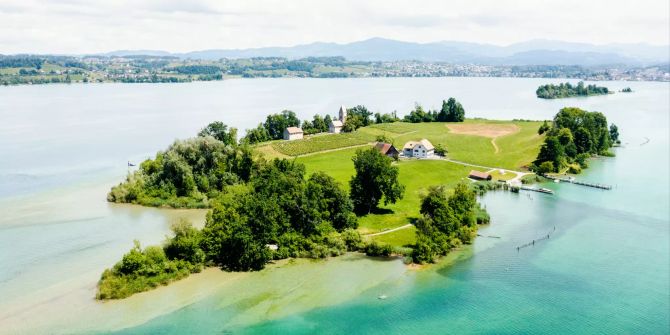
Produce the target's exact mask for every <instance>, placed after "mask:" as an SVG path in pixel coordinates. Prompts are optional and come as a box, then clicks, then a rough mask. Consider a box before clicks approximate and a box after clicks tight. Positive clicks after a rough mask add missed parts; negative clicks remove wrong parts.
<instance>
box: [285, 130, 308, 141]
mask: <svg viewBox="0 0 670 335" xmlns="http://www.w3.org/2000/svg"><path fill="white" fill-rule="evenodd" d="M302 135H303V132H302V128H298V127H288V128H286V129H284V139H285V140H289V141H293V140H301V139H302Z"/></svg>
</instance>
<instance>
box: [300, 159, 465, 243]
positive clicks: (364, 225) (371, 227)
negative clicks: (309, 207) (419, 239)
mask: <svg viewBox="0 0 670 335" xmlns="http://www.w3.org/2000/svg"><path fill="white" fill-rule="evenodd" d="M356 150H360V148H352V149H344V150H338V151H332V152H327V153H323V154H316V155H311V156H306V157H299V158H297V159H296V160H297V161H298V162H301V163H303V164H305V166H306V168H307V173H308V174H310V173H313V172H316V171H323V172H325V173H327V174H329V175H331V176H333V178H335V179H336V180H337V181H338V182H340V183H341V184H342V186H343V187H344V188H345V189H349V180H350V179H351V177H352V176H353V174H354V164H353V162H352V160H351V158H352V157H353V155H354V154H355V152H356ZM394 164H396V165H397V166H398V168H399V169H400V176H399V180H400V183H401V184H403V185H405V196H404V198H403V199H402V200H400V201H398V202H397V203H395V204H389V205H388V206H384V205H383V204H381V209H380V210H379V211H378V212H377V213H370V214H368V215H365V216H363V217H360V218H359V221H358V222H359V230H360V232H361V233H362V234H371V233H377V232H381V231H383V230H387V229H393V228H397V227H400V226H403V225H406V224H408V223H413V222H414V220H415V219H417V218H419V205H420V202H421V196H422V195H423V194H425V193H426V190H427V189H428V187H430V186H433V185H446V186H447V187H448V188H453V186H455V185H456V184H457V183H458V182H459V181H461V180H465V178H466V177H467V175H468V172H469V171H470V170H471V168H470V167H466V166H462V165H459V164H455V163H451V162H447V161H438V160H403V161H399V162H397V163H394ZM466 182H467V180H466ZM389 235H391V236H396V235H402V233H399V232H393V233H389ZM382 236H385V235H380V236H379V237H375V239H378V238H379V239H382V240H383V239H390V238H393V237H384V238H382ZM413 238H414V237H413V234H412V241H413ZM404 241H407V237H405V238H404ZM394 245H395V244H394Z"/></svg>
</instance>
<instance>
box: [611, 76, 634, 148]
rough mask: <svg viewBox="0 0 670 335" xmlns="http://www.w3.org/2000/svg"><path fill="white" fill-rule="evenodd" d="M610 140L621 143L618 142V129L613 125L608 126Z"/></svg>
mask: <svg viewBox="0 0 670 335" xmlns="http://www.w3.org/2000/svg"><path fill="white" fill-rule="evenodd" d="M628 89H630V88H628ZM610 138H611V139H612V142H613V143H621V141H619V127H617V126H616V125H615V124H614V123H612V124H611V125H610Z"/></svg>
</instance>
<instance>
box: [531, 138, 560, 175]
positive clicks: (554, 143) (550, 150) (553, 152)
mask: <svg viewBox="0 0 670 335" xmlns="http://www.w3.org/2000/svg"><path fill="white" fill-rule="evenodd" d="M564 156H565V155H564V152H563V147H562V146H561V143H560V142H559V141H558V139H557V138H556V137H554V136H547V138H546V139H545V140H544V144H543V145H542V147H540V153H539V154H538V155H537V159H536V160H535V162H534V164H535V166H537V167H539V166H540V165H541V164H542V163H543V162H547V161H549V162H552V164H553V165H554V168H555V169H560V167H561V166H563V161H564V160H565V157H564Z"/></svg>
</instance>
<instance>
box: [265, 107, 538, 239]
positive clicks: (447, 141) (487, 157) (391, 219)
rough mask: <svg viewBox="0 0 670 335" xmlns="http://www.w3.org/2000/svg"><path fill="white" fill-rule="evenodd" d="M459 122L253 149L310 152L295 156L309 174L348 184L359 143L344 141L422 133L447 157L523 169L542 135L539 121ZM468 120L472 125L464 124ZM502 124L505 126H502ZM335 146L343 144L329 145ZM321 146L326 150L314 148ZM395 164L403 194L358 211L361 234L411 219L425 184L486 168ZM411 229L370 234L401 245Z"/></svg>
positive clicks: (396, 126)
mask: <svg viewBox="0 0 670 335" xmlns="http://www.w3.org/2000/svg"><path fill="white" fill-rule="evenodd" d="M461 125H463V126H462V127H461V128H459V131H467V132H469V133H468V134H456V133H452V132H450V130H449V128H448V127H447V124H445V123H415V124H412V123H392V124H379V125H373V126H370V127H366V128H362V129H360V130H359V131H357V132H356V133H353V134H336V135H321V136H315V137H312V138H310V139H305V140H298V141H291V142H288V141H283V142H282V141H280V142H274V143H273V144H271V145H266V146H262V147H261V148H262V149H260V148H257V151H259V152H263V153H264V154H266V155H268V156H269V157H278V156H284V157H285V156H298V155H306V154H309V155H306V156H298V157H297V158H296V160H297V161H298V162H300V163H303V164H305V166H306V169H307V173H308V174H310V173H313V172H316V171H323V172H326V173H327V174H329V175H331V176H332V177H333V178H335V179H336V180H337V181H339V182H340V183H341V184H342V186H343V187H344V188H345V189H349V180H350V179H351V177H352V175H353V174H354V165H353V162H352V160H351V158H352V157H353V155H354V154H355V152H356V151H357V150H360V149H362V148H364V147H356V148H346V147H348V146H351V145H357V144H361V143H362V144H365V143H369V142H372V141H374V138H375V137H376V135H380V134H384V135H386V137H388V138H390V139H392V141H393V143H394V145H396V147H397V148H399V150H401V149H402V146H403V144H404V143H405V142H406V141H410V140H419V139H422V138H427V139H428V140H430V141H431V142H432V143H433V144H434V145H437V144H441V145H443V146H445V147H446V148H447V151H448V153H447V157H448V158H451V159H454V160H458V161H463V162H466V163H471V164H477V165H483V166H491V167H496V168H503V169H508V170H519V169H522V167H523V166H524V165H526V164H528V163H530V162H531V161H533V160H534V159H535V157H536V156H537V153H538V151H539V147H540V144H541V143H542V140H543V137H541V136H538V135H537V129H538V128H539V126H540V125H541V123H540V122H512V121H488V120H467V121H466V122H465V123H462V124H461ZM468 125H473V127H470V128H468ZM497 125H501V126H502V127H497ZM510 125H514V127H510ZM497 128H500V129H497ZM502 128H505V129H506V130H505V131H502ZM510 129H513V131H510ZM479 130H482V131H486V134H481V135H478V134H477V131H479ZM496 130H500V131H496ZM501 134H502V135H501ZM496 136H497V137H496ZM336 138H337V139H336ZM340 138H341V139H340ZM492 140H495V141H496V146H497V152H496V147H495V146H494V145H493V144H492V143H491V141H492ZM357 141H358V142H357ZM337 148H343V149H341V150H333V149H337ZM324 150H328V151H326V152H319V151H324ZM394 164H396V166H398V168H399V169H400V176H399V179H400V183H401V184H403V185H405V196H404V198H403V199H402V200H400V201H398V202H397V203H395V204H389V205H388V206H384V205H383V204H381V210H379V211H378V212H376V213H371V214H368V215H365V216H363V217H360V218H359V231H360V232H361V233H362V234H372V233H378V232H382V231H384V230H388V229H393V228H397V227H400V226H403V225H406V224H408V223H413V222H414V221H415V220H416V219H417V218H419V215H420V214H419V206H420V201H421V197H422V195H423V194H425V193H426V191H427V189H428V187H430V186H433V185H445V186H446V187H447V188H448V189H451V188H453V187H454V186H455V185H456V184H457V183H458V182H460V181H465V182H469V181H467V180H466V177H467V175H468V172H469V171H470V170H473V169H475V170H480V171H486V170H487V169H479V168H472V167H469V166H463V165H460V164H457V163H452V162H448V161H445V160H400V161H398V162H396V163H394ZM494 173H497V175H496V177H498V178H503V179H506V178H507V177H508V175H509V176H513V175H514V174H511V173H506V174H505V175H499V174H500V173H499V172H498V171H497V170H496V171H494ZM414 232H415V229H414V228H413V227H412V228H409V229H402V230H398V231H395V232H391V233H388V234H382V235H378V236H373V237H370V238H372V239H374V240H376V241H379V242H383V243H389V244H392V245H394V246H405V245H408V244H412V243H414V239H415V234H414Z"/></svg>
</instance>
